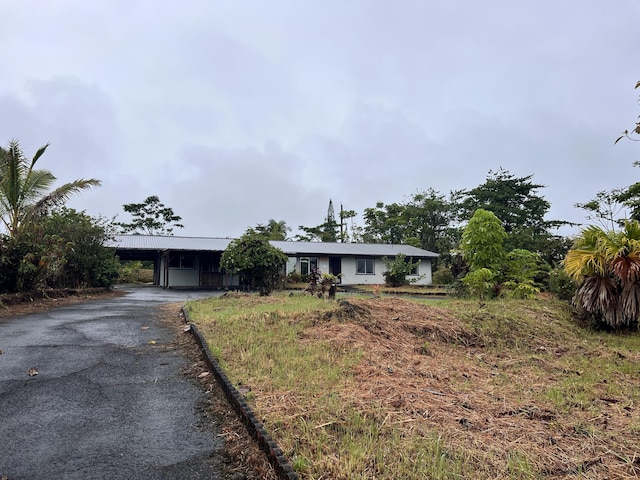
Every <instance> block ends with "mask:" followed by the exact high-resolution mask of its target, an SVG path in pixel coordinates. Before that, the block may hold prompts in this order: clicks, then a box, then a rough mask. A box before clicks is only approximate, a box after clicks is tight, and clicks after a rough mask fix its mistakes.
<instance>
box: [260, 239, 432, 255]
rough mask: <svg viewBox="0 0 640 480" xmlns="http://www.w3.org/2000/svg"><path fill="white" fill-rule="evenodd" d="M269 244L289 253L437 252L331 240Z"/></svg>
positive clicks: (407, 246)
mask: <svg viewBox="0 0 640 480" xmlns="http://www.w3.org/2000/svg"><path fill="white" fill-rule="evenodd" d="M271 245H273V246H274V247H278V248H279V249H280V250H282V251H283V252H284V253H287V254H291V255H343V256H346V255H351V256H354V255H362V256H371V257H384V256H388V257H395V256H396V255H398V254H400V253H404V254H405V255H406V256H407V257H416V258H417V257H421V258H426V257H437V256H438V254H437V253H434V252H430V251H428V250H423V249H421V248H416V247H412V246H411V245H389V244H384V243H331V242H277V241H272V242H271Z"/></svg>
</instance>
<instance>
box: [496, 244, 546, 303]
mask: <svg viewBox="0 0 640 480" xmlns="http://www.w3.org/2000/svg"><path fill="white" fill-rule="evenodd" d="M540 263H541V260H540V256H539V255H538V254H536V253H533V252H530V251H529V250H523V249H518V248H517V249H515V250H511V251H510V252H509V253H507V256H506V264H505V275H504V276H505V279H506V281H505V282H504V283H503V286H504V287H506V288H508V289H509V291H510V292H511V295H512V296H514V297H516V298H534V297H535V294H536V293H538V292H540V288H539V287H537V286H536V284H535V283H536V282H535V280H536V276H537V275H538V274H539V273H540V269H541V265H540Z"/></svg>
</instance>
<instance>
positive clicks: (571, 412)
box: [187, 294, 640, 480]
mask: <svg viewBox="0 0 640 480" xmlns="http://www.w3.org/2000/svg"><path fill="white" fill-rule="evenodd" d="M187 308H188V310H189V313H190V317H191V320H192V321H193V322H195V323H196V324H197V325H198V328H199V329H201V331H202V333H203V334H204V335H205V337H206V338H207V340H208V342H209V346H210V348H211V351H212V352H213V353H214V355H216V356H217V357H218V359H219V361H220V364H221V365H222V367H223V368H224V370H225V371H226V372H227V374H228V376H229V378H230V379H231V381H232V382H234V383H235V384H236V385H242V386H243V388H242V391H243V392H247V393H246V394H245V395H246V399H247V401H248V403H249V404H250V405H251V406H252V408H253V409H254V410H255V412H256V414H257V416H258V417H259V418H260V420H261V421H263V423H264V424H265V427H266V428H267V430H268V431H269V432H270V433H271V434H272V436H273V437H274V439H275V440H276V441H277V442H278V443H279V445H280V446H281V447H282V448H283V450H284V451H285V453H286V454H287V455H288V457H289V458H290V459H291V461H292V463H293V465H294V468H296V470H297V471H298V473H299V475H300V476H301V478H304V479H321V478H322V479H373V478H375V479H400V478H409V479H413V478H424V479H455V478H460V479H497V478H510V479H538V478H545V479H546V478H563V479H567V478H593V479H596V478H597V479H610V480H614V479H628V478H638V477H640V335H639V334H635V335H613V334H606V333H597V332H592V331H589V330H585V329H583V328H580V327H578V326H577V325H575V324H574V323H572V321H571V319H570V315H569V311H568V307H567V306H566V304H563V303H561V302H557V301H555V300H549V299H546V300H526V301H525V300H519V301H515V300H508V301H507V300H495V301H490V302H487V303H486V304H485V305H484V306H482V307H480V305H479V303H478V302H477V301H472V300H469V301H466V300H465V301H462V300H449V299H447V300H438V301H434V300H407V299H402V298H395V297H392V298H389V297H384V298H377V297H376V298H373V297H372V296H370V295H368V296H362V297H346V298H343V299H339V300H338V301H337V302H334V301H327V300H323V299H318V298H315V297H312V296H308V295H303V294H290V295H274V296H272V297H258V296H255V295H227V296H224V297H220V298H215V299H208V300H202V301H193V302H189V303H188V305H187Z"/></svg>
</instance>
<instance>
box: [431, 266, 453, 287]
mask: <svg viewBox="0 0 640 480" xmlns="http://www.w3.org/2000/svg"><path fill="white" fill-rule="evenodd" d="M432 280H433V284H434V285H451V284H453V282H454V281H455V277H454V276H453V272H452V271H451V267H440V268H438V270H436V271H435V272H433V277H432Z"/></svg>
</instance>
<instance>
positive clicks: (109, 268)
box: [34, 207, 120, 288]
mask: <svg viewBox="0 0 640 480" xmlns="http://www.w3.org/2000/svg"><path fill="white" fill-rule="evenodd" d="M109 228H110V227H109V225H108V223H107V221H106V220H105V219H102V218H97V219H96V218H93V217H90V216H89V215H87V214H86V213H85V212H78V211H76V210H74V209H70V208H66V207H62V208H59V209H56V210H54V211H53V212H52V213H51V214H50V215H48V216H46V217H45V218H43V219H42V221H41V222H40V224H39V225H38V226H37V227H34V234H35V236H36V238H38V241H39V243H41V244H42V245H44V246H45V247H46V249H45V251H44V252H43V256H42V257H41V262H42V263H44V264H45V265H46V267H47V268H46V270H45V272H46V282H47V285H48V286H50V287H70V288H82V287H110V286H111V285H113V284H114V283H115V281H116V280H117V279H118V272H119V268H120V265H119V263H118V259H117V258H116V257H115V252H114V250H113V249H111V248H107V247H105V246H104V245H105V243H106V241H107V240H108V239H109V238H110V233H109Z"/></svg>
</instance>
